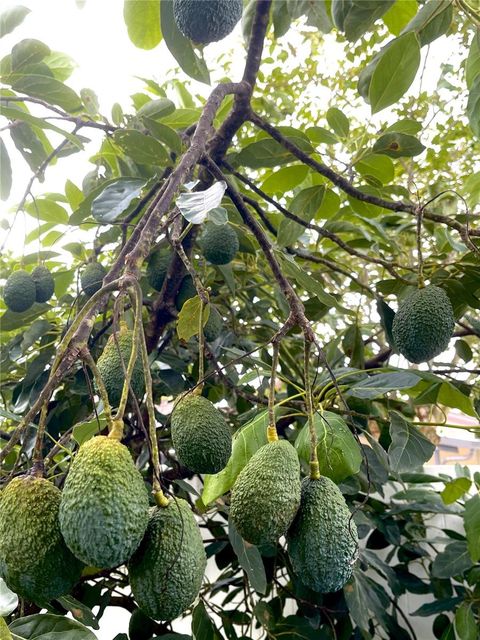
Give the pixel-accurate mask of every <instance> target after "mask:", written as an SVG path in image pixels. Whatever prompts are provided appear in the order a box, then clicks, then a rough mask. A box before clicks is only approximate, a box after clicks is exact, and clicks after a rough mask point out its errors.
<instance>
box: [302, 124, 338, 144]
mask: <svg viewBox="0 0 480 640" xmlns="http://www.w3.org/2000/svg"><path fill="white" fill-rule="evenodd" d="M305 133H306V134H307V136H308V137H309V139H310V140H311V141H312V142H313V143H314V144H338V142H339V140H338V138H337V137H336V136H334V135H333V134H332V133H331V132H330V131H329V130H328V129H325V127H309V128H308V129H307V130H306V131H305Z"/></svg>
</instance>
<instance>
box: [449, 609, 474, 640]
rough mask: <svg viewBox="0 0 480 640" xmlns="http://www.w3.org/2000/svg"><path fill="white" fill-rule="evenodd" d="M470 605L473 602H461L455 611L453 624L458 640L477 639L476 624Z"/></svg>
mask: <svg viewBox="0 0 480 640" xmlns="http://www.w3.org/2000/svg"><path fill="white" fill-rule="evenodd" d="M472 607H473V603H471V602H463V603H462V604H461V605H460V606H459V607H458V609H457V611H456V612H455V620H454V622H453V626H454V629H455V635H456V637H457V639H458V640H478V625H477V623H476V621H475V616H474V614H473V609H472Z"/></svg>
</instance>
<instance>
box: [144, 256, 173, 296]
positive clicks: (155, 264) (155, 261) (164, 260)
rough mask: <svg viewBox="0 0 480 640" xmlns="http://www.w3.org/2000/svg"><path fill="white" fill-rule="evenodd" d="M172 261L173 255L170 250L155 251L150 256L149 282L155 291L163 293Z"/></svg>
mask: <svg viewBox="0 0 480 640" xmlns="http://www.w3.org/2000/svg"><path fill="white" fill-rule="evenodd" d="M171 259H172V253H171V252H170V251H169V250H168V249H160V250H158V251H154V252H153V253H152V255H151V256H150V258H149V260H148V264H147V280H148V284H149V285H150V286H151V287H152V289H155V291H161V289H162V286H163V282H164V280H165V278H166V277H167V272H168V267H169V265H170V262H171Z"/></svg>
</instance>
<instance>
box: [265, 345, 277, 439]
mask: <svg viewBox="0 0 480 640" xmlns="http://www.w3.org/2000/svg"><path fill="white" fill-rule="evenodd" d="M272 347H273V353H272V372H271V374H270V390H269V394H268V428H267V439H268V442H275V440H278V433H277V425H276V420H275V383H276V381H277V369H278V353H279V350H280V341H279V340H275V341H274V342H273V343H272Z"/></svg>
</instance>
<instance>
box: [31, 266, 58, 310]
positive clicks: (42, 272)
mask: <svg viewBox="0 0 480 640" xmlns="http://www.w3.org/2000/svg"><path fill="white" fill-rule="evenodd" d="M32 278H33V281H34V283H35V301H36V302H47V301H48V300H50V298H51V297H52V296H53V292H54V291H55V280H54V279H53V276H52V274H51V273H50V271H49V270H48V269H47V267H44V266H43V264H39V265H38V267H35V269H34V270H33V271H32Z"/></svg>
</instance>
